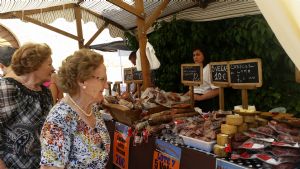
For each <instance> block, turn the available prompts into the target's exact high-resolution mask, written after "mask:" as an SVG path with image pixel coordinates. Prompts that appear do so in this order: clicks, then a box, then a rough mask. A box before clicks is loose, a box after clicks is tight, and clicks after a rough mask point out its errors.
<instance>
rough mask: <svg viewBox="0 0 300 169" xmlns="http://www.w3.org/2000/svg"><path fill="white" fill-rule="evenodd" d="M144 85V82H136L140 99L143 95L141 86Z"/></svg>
mask: <svg viewBox="0 0 300 169" xmlns="http://www.w3.org/2000/svg"><path fill="white" fill-rule="evenodd" d="M142 83H143V81H137V82H136V87H137V94H138V98H141V95H142V91H141V90H142V89H141V84H142Z"/></svg>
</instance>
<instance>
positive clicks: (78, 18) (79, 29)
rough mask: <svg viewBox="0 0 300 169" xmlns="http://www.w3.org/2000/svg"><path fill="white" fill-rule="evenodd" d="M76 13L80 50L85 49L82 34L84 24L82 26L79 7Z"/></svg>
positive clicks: (76, 7) (75, 9)
mask: <svg viewBox="0 0 300 169" xmlns="http://www.w3.org/2000/svg"><path fill="white" fill-rule="evenodd" d="M74 11H75V19H76V30H77V36H78V38H79V40H78V46H79V49H81V48H83V47H84V45H83V44H84V39H83V33H82V24H81V18H82V16H81V9H80V7H79V5H78V6H75V7H74Z"/></svg>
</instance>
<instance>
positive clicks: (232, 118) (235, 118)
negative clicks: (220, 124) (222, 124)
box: [226, 114, 243, 126]
mask: <svg viewBox="0 0 300 169" xmlns="http://www.w3.org/2000/svg"><path fill="white" fill-rule="evenodd" d="M242 123H243V117H242V116H240V115H238V114H234V115H227V116H226V124H230V125H234V126H239V125H241V124H242Z"/></svg>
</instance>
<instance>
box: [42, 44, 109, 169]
mask: <svg viewBox="0 0 300 169" xmlns="http://www.w3.org/2000/svg"><path fill="white" fill-rule="evenodd" d="M58 81H59V83H58V85H59V86H60V88H61V89H62V90H63V92H64V93H67V95H66V96H65V97H64V98H63V99H62V100H61V101H60V102H58V103H57V104H56V105H55V106H54V107H53V109H52V110H51V111H50V113H49V115H48V117H47V119H46V122H45V123H44V126H43V129H42V133H41V144H42V158H41V163H40V164H41V168H42V169H50V168H51V169H52V168H89V169H93V168H95V169H96V168H97V169H101V168H104V167H105V165H106V163H107V161H108V157H109V150H110V138H109V134H108V131H107V128H106V126H105V124H104V121H103V119H102V117H101V114H100V113H99V112H96V111H93V110H94V109H93V105H95V104H96V103H100V102H102V100H103V95H102V93H103V90H104V89H105V88H107V87H108V85H107V77H106V68H105V66H104V64H103V56H102V55H100V54H98V53H96V52H94V51H91V50H89V49H81V50H79V51H76V52H75V53H74V54H73V55H71V56H69V57H67V58H66V60H65V61H64V62H63V64H62V67H60V69H59V71H58Z"/></svg>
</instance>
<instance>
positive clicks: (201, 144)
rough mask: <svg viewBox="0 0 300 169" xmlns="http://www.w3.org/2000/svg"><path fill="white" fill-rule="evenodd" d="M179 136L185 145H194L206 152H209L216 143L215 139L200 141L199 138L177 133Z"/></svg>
mask: <svg viewBox="0 0 300 169" xmlns="http://www.w3.org/2000/svg"><path fill="white" fill-rule="evenodd" d="M179 136H180V137H182V139H183V142H184V144H185V145H187V146H191V147H195V148H198V149H200V150H204V151H207V152H211V151H212V150H213V146H214V145H215V144H216V141H215V140H214V141H211V142H206V141H202V140H199V139H195V138H191V137H187V136H183V135H179Z"/></svg>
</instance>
